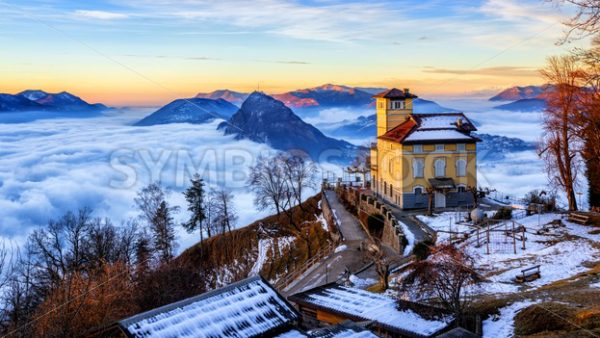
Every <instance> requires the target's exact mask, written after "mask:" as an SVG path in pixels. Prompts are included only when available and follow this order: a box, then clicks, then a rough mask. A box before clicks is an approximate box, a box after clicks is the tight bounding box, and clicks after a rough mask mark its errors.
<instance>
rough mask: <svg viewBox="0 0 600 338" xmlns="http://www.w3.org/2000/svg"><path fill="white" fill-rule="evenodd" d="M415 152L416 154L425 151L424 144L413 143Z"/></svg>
mask: <svg viewBox="0 0 600 338" xmlns="http://www.w3.org/2000/svg"><path fill="white" fill-rule="evenodd" d="M413 153H415V154H421V153H423V145H422V144H415V145H413Z"/></svg>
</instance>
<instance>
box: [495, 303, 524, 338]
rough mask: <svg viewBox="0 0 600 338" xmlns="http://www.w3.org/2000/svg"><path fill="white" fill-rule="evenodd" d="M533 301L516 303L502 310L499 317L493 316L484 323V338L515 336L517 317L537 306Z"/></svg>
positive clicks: (508, 337)
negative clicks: (525, 309)
mask: <svg viewBox="0 0 600 338" xmlns="http://www.w3.org/2000/svg"><path fill="white" fill-rule="evenodd" d="M535 303H536V302H534V301H531V300H524V301H521V302H515V303H513V304H511V305H509V306H507V307H503V308H501V309H500V315H499V316H497V317H496V316H493V317H491V318H488V319H486V320H485V321H484V322H483V337H484V338H499V337H502V338H510V337H513V336H514V330H515V316H516V315H517V313H518V312H519V311H521V310H523V309H524V308H526V307H528V306H530V305H532V304H535Z"/></svg>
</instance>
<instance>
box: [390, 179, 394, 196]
mask: <svg viewBox="0 0 600 338" xmlns="http://www.w3.org/2000/svg"><path fill="white" fill-rule="evenodd" d="M390 197H391V198H394V186H393V185H392V184H391V183H390Z"/></svg>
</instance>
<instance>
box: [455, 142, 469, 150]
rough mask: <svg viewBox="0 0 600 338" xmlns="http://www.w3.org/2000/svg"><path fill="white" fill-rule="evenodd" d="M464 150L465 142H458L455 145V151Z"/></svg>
mask: <svg viewBox="0 0 600 338" xmlns="http://www.w3.org/2000/svg"><path fill="white" fill-rule="evenodd" d="M465 150H467V147H466V144H464V143H459V144H457V145H456V151H459V152H464V151H465Z"/></svg>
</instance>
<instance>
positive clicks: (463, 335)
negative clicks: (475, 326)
mask: <svg viewBox="0 0 600 338" xmlns="http://www.w3.org/2000/svg"><path fill="white" fill-rule="evenodd" d="M436 338H480V336H478V335H476V334H474V333H473V332H471V331H468V330H465V329H463V328H462V327H455V328H453V329H452V330H450V331H448V332H446V333H443V334H441V335H439V336H437V337H436Z"/></svg>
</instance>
